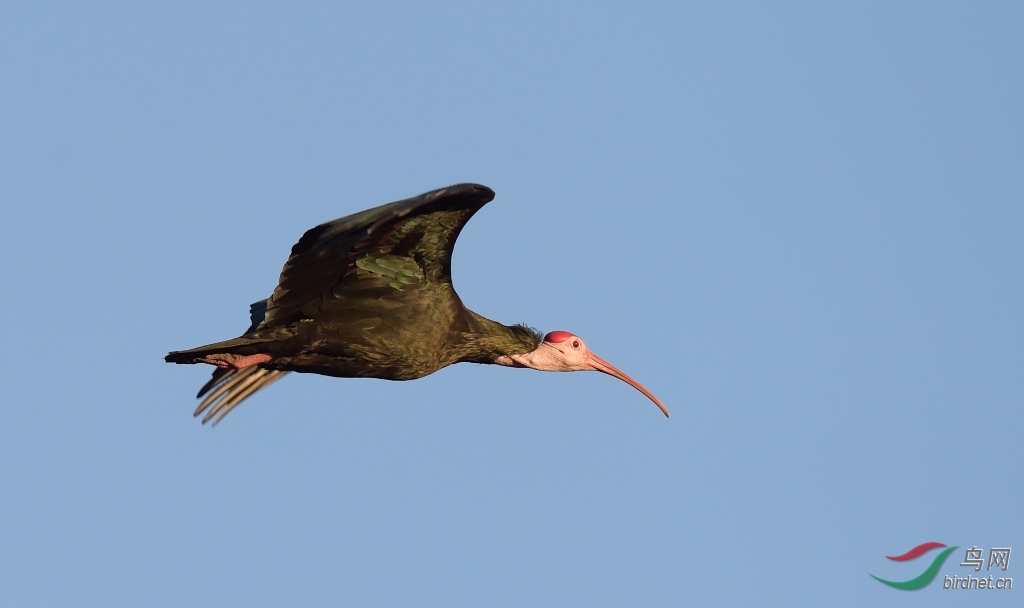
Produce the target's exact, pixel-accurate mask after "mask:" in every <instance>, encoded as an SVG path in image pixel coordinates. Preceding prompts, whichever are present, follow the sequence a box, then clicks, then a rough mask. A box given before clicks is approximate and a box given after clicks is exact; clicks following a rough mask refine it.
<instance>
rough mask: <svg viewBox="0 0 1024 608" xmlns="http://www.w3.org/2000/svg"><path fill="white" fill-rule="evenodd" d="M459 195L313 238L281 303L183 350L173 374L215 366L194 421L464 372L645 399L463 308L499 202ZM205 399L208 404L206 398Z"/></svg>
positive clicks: (359, 219)
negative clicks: (472, 250) (464, 272)
mask: <svg viewBox="0 0 1024 608" xmlns="http://www.w3.org/2000/svg"><path fill="white" fill-rule="evenodd" d="M494 196H495V195H494V191H493V190H491V189H490V188H488V187H486V186H481V185H479V184H456V185H453V186H449V187H447V188H441V189H438V190H432V191H430V192H426V193H424V194H421V195H419V196H415V197H412V198H407V199H404V200H400V201H396V202H393V203H389V204H387V205H382V206H380V207H375V208H373V209H368V210H366V211H362V212H359V213H355V214H353V215H349V216H346V217H343V218H340V219H336V220H334V221H331V222H326V223H324V224H320V225H319V226H316V227H314V228H311V229H309V230H307V231H306V233H305V234H303V235H302V238H300V239H299V241H298V242H297V243H296V244H295V245H294V246H293V247H292V250H291V255H290V256H289V257H288V260H287V261H286V262H285V264H284V268H283V269H282V270H281V276H280V279H279V281H278V284H277V287H276V288H275V289H274V292H273V294H272V295H271V296H270V297H269V298H267V299H265V300H260V301H259V302H256V303H254V304H252V305H251V306H250V307H249V317H250V318H249V320H250V326H249V329H247V330H246V331H245V333H243V334H242V335H241V336H239V337H237V338H233V339H231V340H225V341H222V342H215V343H213V344H207V345H205V346H199V347H196V348H192V349H189V350H182V351H173V352H170V353H168V354H167V356H166V357H165V358H164V359H165V361H167V362H169V363H180V364H196V363H207V364H211V365H214V366H216V367H217V369H216V370H214V372H213V377H212V378H211V379H210V381H209V382H207V383H206V384H205V385H204V386H203V387H202V388H201V389H200V390H199V393H198V394H197V395H196V398H197V399H199V398H203V400H202V401H201V402H200V403H199V406H198V407H197V408H196V410H195V413H194V416H196V417H198V416H199V415H201V414H203V413H204V412H206V414H205V416H204V417H203V421H202V422H203V424H206V423H207V422H209V421H210V420H213V426H216V425H217V423H218V422H220V421H221V420H222V419H223V418H224V416H226V415H227V414H228V412H230V411H231V410H232V409H234V407H235V406H237V405H238V404H239V403H241V402H242V401H244V400H245V399H247V398H248V397H250V396H252V395H253V393H255V392H257V391H259V390H261V389H263V388H266V387H267V386H269V385H270V384H272V383H273V382H276V381H277V380H279V379H281V377H283V376H284V375H285V374H287V373H289V372H300V373H312V374H321V375H325V376H335V377H342V378H381V379H386V380H414V379H417V378H422V377H424V376H427V375H430V374H432V373H434V372H436V371H438V370H440V369H442V368H444V367H447V366H449V365H452V364H454V363H459V362H470V363H483V364H493V365H501V366H506V367H519V368H530V369H535V370H541V371H557V372H571V371H598V372H603V373H605V374H608V375H610V376H613V377H615V378H618V379H619V380H622V381H624V382H626V383H627V384H629V385H630V386H632V387H633V388H635V389H637V390H638V391H640V392H641V393H643V394H644V395H645V396H647V397H648V398H649V399H650V400H651V401H653V402H654V403H655V404H656V405H657V406H658V407H659V408H660V409H661V411H662V412H663V413H664V414H665V416H666V417H668V416H669V411H668V408H666V407H665V405H664V404H662V402H661V401H660V400H659V399H658V398H657V397H655V396H654V394H653V393H651V392H650V391H649V390H647V389H646V388H644V386H643V385H641V384H640V383H639V382H637V381H636V380H634V379H633V378H631V377H630V376H628V375H626V374H625V373H623V372H622V371H620V370H619V369H618V368H616V367H615V366H613V365H612V364H611V363H608V362H607V361H605V360H604V359H602V358H601V357H599V356H597V355H596V354H594V352H592V351H591V350H590V349H589V348H588V347H587V345H586V343H584V342H583V340H582V339H581V338H580V337H579V336H577V335H575V334H573V333H571V332H567V331H552V332H549V333H547V334H544V335H542V334H541V332H539V331H537V330H535V329H532V328H530V327H527V326H525V325H519V324H517V325H503V324H501V323H498V322H496V321H492V320H490V319H487V318H485V317H483V316H481V315H479V314H477V313H475V312H473V311H472V310H469V309H468V308H466V306H465V305H463V303H462V300H461V299H460V298H459V296H458V294H457V293H455V288H454V287H453V286H452V277H451V259H452V252H453V251H454V248H455V240H456V239H457V238H458V236H459V233H460V232H461V231H462V229H463V227H465V225H466V223H467V222H468V221H469V220H470V218H472V217H473V215H474V214H475V213H476V212H477V211H479V210H480V209H481V208H482V207H483V206H484V205H486V204H487V203H489V202H490V201H491V200H493V199H494ZM204 396H205V398H204Z"/></svg>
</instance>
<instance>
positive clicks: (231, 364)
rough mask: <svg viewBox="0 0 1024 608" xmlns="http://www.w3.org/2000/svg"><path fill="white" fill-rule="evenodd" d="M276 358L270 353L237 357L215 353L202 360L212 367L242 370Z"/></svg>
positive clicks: (230, 354)
mask: <svg viewBox="0 0 1024 608" xmlns="http://www.w3.org/2000/svg"><path fill="white" fill-rule="evenodd" d="M273 358H274V355H271V354H268V353H257V354H255V355H236V354H234V353H214V354H212V355H206V356H205V357H203V358H202V362H203V363H209V364H210V365H216V366H217V367H224V368H231V369H242V368H243V367H251V366H253V365H259V364H260V363H266V362H267V361H270V360H271V359H273Z"/></svg>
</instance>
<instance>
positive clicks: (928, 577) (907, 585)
mask: <svg viewBox="0 0 1024 608" xmlns="http://www.w3.org/2000/svg"><path fill="white" fill-rule="evenodd" d="M945 546H946V545H944V544H942V543H922V544H920V545H918V546H916V547H914V548H913V549H911V550H910V551H907V552H906V553H904V554H903V555H897V556H895V557H893V556H890V555H886V556H885V557H886V559H891V560H892V561H894V562H909V561H910V560H912V559H917V558H919V557H921V556H922V555H924V554H925V553H928V552H929V551H931V550H932V549H938V548H940V547H945ZM956 549H957V548H956V547H949V548H948V549H945V550H943V551H942V552H941V553H939V554H938V555H936V556H935V559H933V560H932V564H931V565H930V566H928V568H926V569H925V571H924V572H922V573H921V574H919V575H918V576H915V577H914V578H912V579H910V580H909V581H887V580H885V579H884V578H878V577H877V576H875V575H874V574H871V575H870V576H871V578H873V579H875V580H876V581H878V582H880V583H885V584H886V585H889V586H890V587H895V588H896V589H903V590H905V591H917V590H918V589H923V588H924V587H927V586H928V583H930V582H932V581H933V580H935V577H936V575H938V573H939V568H941V567H942V564H943V563H945V561H946V558H947V557H949V554H950V553H952V552H953V551H956Z"/></svg>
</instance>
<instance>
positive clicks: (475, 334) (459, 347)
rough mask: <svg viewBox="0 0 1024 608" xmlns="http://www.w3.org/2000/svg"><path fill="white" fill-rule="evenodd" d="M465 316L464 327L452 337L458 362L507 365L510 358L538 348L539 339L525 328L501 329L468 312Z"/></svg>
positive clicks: (489, 321)
mask: <svg viewBox="0 0 1024 608" xmlns="http://www.w3.org/2000/svg"><path fill="white" fill-rule="evenodd" d="M467 312H468V313H469V316H468V317H466V318H465V322H464V323H463V324H462V325H464V326H463V327H459V328H458V330H456V331H455V332H454V334H455V335H454V336H453V337H454V340H453V342H455V344H454V345H453V346H455V348H456V351H457V352H458V360H459V361H462V362H467V363H496V364H499V365H508V364H509V363H507V361H509V356H510V355H522V354H525V353H528V352H531V351H533V350H535V349H536V348H537V345H538V344H540V336H539V335H538V334H537V332H535V331H533V330H530V329H529V328H526V327H523V326H521V325H514V326H508V325H502V324H501V323H498V322H496V321H491V320H490V319H488V318H486V317H482V316H480V315H478V314H476V313H475V312H473V311H471V310H467Z"/></svg>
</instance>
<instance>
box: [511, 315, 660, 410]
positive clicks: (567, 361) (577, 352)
mask: <svg viewBox="0 0 1024 608" xmlns="http://www.w3.org/2000/svg"><path fill="white" fill-rule="evenodd" d="M508 359H509V361H508V363H506V362H505V361H500V360H499V361H498V363H505V364H512V365H517V366H522V367H529V368H532V369H537V370H541V371H548V372H582V371H596V372H602V373H605V374H608V375H609V376H614V377H616V378H618V379H619V380H622V381H623V382H625V383H626V384H628V385H630V386H632V387H633V388H635V389H636V390H638V391H640V392H641V393H643V394H644V395H646V396H647V398H648V399H650V400H651V401H653V402H654V403H655V405H657V406H658V407H659V408H661V411H662V412H663V413H664V414H665V416H668V415H669V413H668V408H666V407H665V406H664V404H662V403H661V401H660V400H659V399H658V398H657V397H655V396H654V394H653V393H651V391H649V390H647V389H646V388H644V386H643V385H642V384H640V383H639V382H637V381H636V380H634V379H632V378H630V377H629V376H628V375H626V374H625V373H623V372H622V371H620V370H619V369H618V368H616V367H615V366H614V365H612V364H611V363H608V362H607V361H605V360H604V359H602V358H601V357H598V356H597V355H595V354H594V353H592V352H590V350H589V349H587V345H586V344H585V343H584V342H583V340H582V339H580V337H579V336H577V335H576V334H573V333H570V332H567V331H553V332H550V333H549V334H548V335H546V336H544V340H543V341H541V343H540V345H539V346H537V349H536V350H534V351H533V352H529V353H526V354H525V355H512V356H511V357H508Z"/></svg>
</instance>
